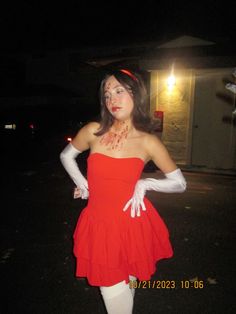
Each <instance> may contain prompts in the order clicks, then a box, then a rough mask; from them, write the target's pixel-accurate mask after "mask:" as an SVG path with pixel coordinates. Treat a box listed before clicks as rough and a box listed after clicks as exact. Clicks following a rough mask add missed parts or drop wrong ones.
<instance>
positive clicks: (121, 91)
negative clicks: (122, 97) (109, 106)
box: [116, 89, 124, 94]
mask: <svg viewBox="0 0 236 314" xmlns="http://www.w3.org/2000/svg"><path fill="white" fill-rule="evenodd" d="M123 91H124V90H123V89H117V91H116V92H117V94H121V93H123Z"/></svg>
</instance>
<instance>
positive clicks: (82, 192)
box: [73, 179, 89, 199]
mask: <svg viewBox="0 0 236 314" xmlns="http://www.w3.org/2000/svg"><path fill="white" fill-rule="evenodd" d="M73 197H74V199H76V198H82V199H88V197H89V190H88V182H87V180H86V179H85V181H84V184H81V185H80V186H77V187H76V188H74V195H73Z"/></svg>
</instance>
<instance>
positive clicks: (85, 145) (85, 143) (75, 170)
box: [60, 122, 97, 199]
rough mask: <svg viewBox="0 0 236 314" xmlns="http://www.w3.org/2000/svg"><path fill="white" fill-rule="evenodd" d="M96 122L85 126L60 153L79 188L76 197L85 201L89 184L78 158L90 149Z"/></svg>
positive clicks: (62, 161)
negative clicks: (77, 160)
mask: <svg viewBox="0 0 236 314" xmlns="http://www.w3.org/2000/svg"><path fill="white" fill-rule="evenodd" d="M96 125H97V123H96V122H90V123H88V124H87V125H85V126H84V127H83V128H82V129H81V130H80V131H79V132H78V133H77V135H76V136H75V138H74V139H73V140H72V142H71V143H69V144H68V145H67V146H66V147H65V148H64V150H63V151H62V152H61V153H60V160H61V163H62V164H63V166H64V168H65V170H66V171H67V173H68V174H69V176H70V177H71V179H72V180H73V182H74V183H75V185H76V186H77V189H76V190H75V193H74V197H75V198H77V197H80V196H81V198H83V199H86V198H88V195H89V192H88V182H87V180H86V179H85V177H84V176H83V175H82V173H81V171H80V170H79V167H78V164H77V162H76V157H77V156H78V155H79V154H80V153H81V152H83V151H84V150H87V149H89V148H90V144H91V141H92V138H93V137H94V135H93V133H94V130H95V126H96Z"/></svg>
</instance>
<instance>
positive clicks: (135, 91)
mask: <svg viewBox="0 0 236 314" xmlns="http://www.w3.org/2000/svg"><path fill="white" fill-rule="evenodd" d="M112 75H113V76H114V77H115V78H116V79H117V81H118V82H119V83H120V84H121V85H122V86H124V88H125V89H126V90H127V91H128V92H129V93H130V94H131V95H132V97H133V101H134V108H133V111H132V122H133V125H134V127H135V128H136V129H137V130H139V131H144V132H148V133H152V132H153V131H154V125H153V122H152V119H151V117H150V113H149V108H148V95H147V90H146V87H145V84H144V81H143V79H142V77H141V75H140V74H138V73H135V72H133V71H132V72H131V71H130V70H128V69H120V70H113V71H112V72H108V73H107V74H106V75H105V77H104V79H103V80H102V82H101V84H100V89H99V98H100V104H101V113H100V115H101V118H100V121H99V122H100V129H99V131H98V132H96V133H95V135H97V136H99V135H103V134H104V133H106V132H107V131H108V130H109V128H110V127H111V126H112V124H113V122H114V117H113V116H112V115H111V114H110V112H109V111H108V109H107V107H106V103H105V98H104V87H105V84H106V81H107V79H108V78H109V77H110V76H112Z"/></svg>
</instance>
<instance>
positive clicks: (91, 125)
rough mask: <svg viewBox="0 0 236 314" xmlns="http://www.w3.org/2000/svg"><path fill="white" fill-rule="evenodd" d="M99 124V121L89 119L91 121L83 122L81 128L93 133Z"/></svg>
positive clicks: (98, 127)
mask: <svg viewBox="0 0 236 314" xmlns="http://www.w3.org/2000/svg"><path fill="white" fill-rule="evenodd" d="M100 126H101V125H100V123H99V122H96V121H91V122H88V123H87V124H85V125H84V126H83V129H84V130H85V131H86V132H89V133H90V134H94V133H96V132H98V130H99V129H100Z"/></svg>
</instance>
